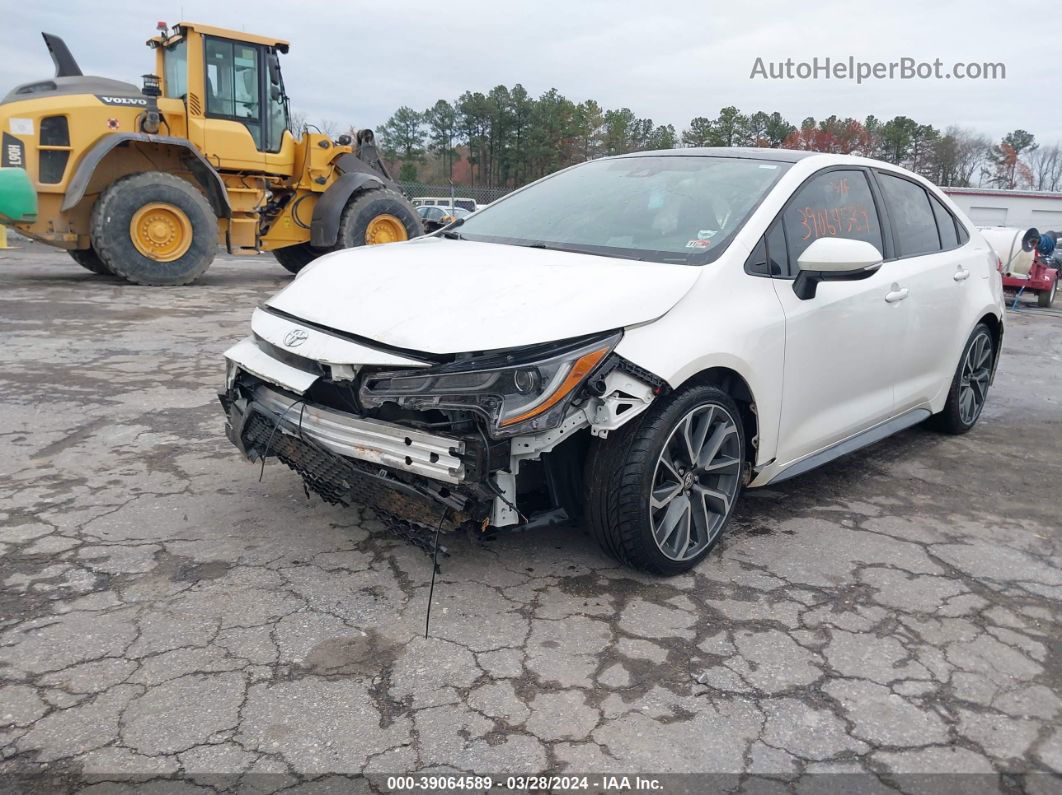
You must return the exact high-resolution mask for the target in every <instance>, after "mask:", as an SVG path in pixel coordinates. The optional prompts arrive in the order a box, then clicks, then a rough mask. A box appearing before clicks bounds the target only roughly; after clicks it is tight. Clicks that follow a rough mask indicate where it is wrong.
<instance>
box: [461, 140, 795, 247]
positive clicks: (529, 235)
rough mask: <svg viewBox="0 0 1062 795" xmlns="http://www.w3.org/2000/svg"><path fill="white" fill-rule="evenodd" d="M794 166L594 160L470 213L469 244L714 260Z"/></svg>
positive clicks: (716, 160) (682, 159) (693, 159)
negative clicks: (480, 242)
mask: <svg viewBox="0 0 1062 795" xmlns="http://www.w3.org/2000/svg"><path fill="white" fill-rule="evenodd" d="M788 168H789V164H788V163H779V162H773V161H765V160H751V159H742V158H732V157H704V156H696V155H690V156H681V155H680V156H675V155H668V156H659V155H657V156H652V155H648V156H637V157H621V158H615V159H607V160H595V161H593V162H590V163H584V164H582V165H579V166H576V167H574V168H571V169H568V170H566V171H562V172H560V173H558V174H555V175H554V176H552V177H548V178H546V179H544V180H542V181H540V182H537V183H535V184H533V185H531V186H529V187H528V188H526V189H524V190H521V191H517V192H516V193H513V194H511V195H509V196H507V197H505V198H504V199H502V200H500V201H498V202H496V203H494V204H492V205H491V206H490V207H487V208H485V209H483V210H480V212H478V213H476V214H475V215H473V216H471V217H469V218H468V219H467V220H466V221H465V222H464V224H463V225H462V226H461V230H460V235H461V237H462V238H465V239H468V240H479V241H485V242H492V243H510V244H513V245H525V246H535V245H540V246H543V247H544V248H557V249H561V250H565V251H581V252H586V253H590V254H603V255H609V256H621V257H629V258H634V259H644V260H650V261H658V262H681V263H689V264H697V265H700V264H704V263H706V262H711V261H712V260H714V259H716V258H717V257H718V256H719V255H720V254H721V253H722V252H723V251H724V250H725V249H726V247H727V245H728V244H729V243H730V241H731V239H733V237H734V235H735V233H736V232H737V231H738V230H739V229H740V228H741V226H742V224H744V223H745V221H746V220H747V219H748V217H749V215H750V214H751V213H752V211H753V210H754V209H755V208H756V206H757V205H758V204H759V202H760V201H761V200H762V199H763V197H764V196H765V195H766V194H767V192H768V191H769V190H770V188H771V186H773V185H774V184H775V182H777V181H778V179H779V177H781V175H782V174H783V173H785V171H786V170H787V169H788Z"/></svg>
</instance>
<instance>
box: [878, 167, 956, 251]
mask: <svg viewBox="0 0 1062 795" xmlns="http://www.w3.org/2000/svg"><path fill="white" fill-rule="evenodd" d="M878 184H879V185H881V192H882V194H883V195H884V197H885V207H886V209H887V210H888V212H889V220H890V221H892V228H893V233H894V236H895V239H896V253H897V255H898V256H900V257H917V256H919V255H920V254H932V253H934V252H936V251H940V249H941V246H940V232H939V231H937V219H936V216H935V215H934V213H933V208H932V206H931V205H930V203H929V194H927V193H926V189H925V188H923V187H922V186H921V185H919V184H917V183H915V182H911V181H910V180H907V179H904V178H903V177H897V176H894V175H892V174H886V173H883V172H880V171H879V172H878Z"/></svg>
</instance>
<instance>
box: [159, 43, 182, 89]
mask: <svg viewBox="0 0 1062 795" xmlns="http://www.w3.org/2000/svg"><path fill="white" fill-rule="evenodd" d="M163 52H164V56H163V65H164V67H165V73H164V77H165V86H164V88H165V89H166V90H165V92H164V95H165V96H167V97H169V98H171V99H184V96H185V94H187V93H188V42H186V41H185V40H184V39H181V40H180V41H179V42H177V43H176V44H171V45H170V46H169V47H167V48H166V49H165V50H164V51H163Z"/></svg>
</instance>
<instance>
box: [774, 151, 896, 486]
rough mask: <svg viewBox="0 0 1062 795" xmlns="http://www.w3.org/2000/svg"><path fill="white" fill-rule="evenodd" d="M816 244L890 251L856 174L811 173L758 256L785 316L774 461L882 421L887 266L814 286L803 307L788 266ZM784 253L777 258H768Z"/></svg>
mask: <svg viewBox="0 0 1062 795" xmlns="http://www.w3.org/2000/svg"><path fill="white" fill-rule="evenodd" d="M819 237H846V238H852V239H856V240H864V241H866V242H868V243H871V244H872V245H873V246H875V247H876V248H877V249H878V251H882V249H883V247H884V248H885V249H886V250H887V251H888V249H889V248H890V247H891V243H890V242H889V240H888V237H887V236H886V235H885V234H883V231H882V219H881V217H880V214H879V208H878V202H877V199H876V197H875V194H874V192H873V190H872V188H871V183H870V181H869V175H868V173H867V172H866V170H865V169H861V168H851V167H841V168H831V169H827V170H824V171H820V172H818V173H817V174H816V175H814V176H813V177H811V178H810V179H809V180H808V181H807V182H805V183H804V184H803V185H802V186H801V187H800V188H799V189H798V190H797V192H796V193H795V194H794V195H793V197H792V198H791V199H790V200H789V202H788V203H787V205H786V207H785V209H784V210H783V211H782V214H781V215H780V216H779V218H778V219H777V220H776V221H775V223H774V225H773V226H772V227H771V228H770V229H769V230H768V233H767V246H768V254H769V256H770V259H771V260H772V261H775V263H776V264H775V266H774V267H775V269H776V270H778V271H781V272H782V273H783V276H782V277H781V278H779V277H776V278H774V279H773V280H772V281H773V283H774V285H775V288H776V290H777V293H778V298H779V300H780V301H781V303H782V307H783V309H784V311H785V316H786V331H785V334H786V343H785V366H784V376H783V377H784V382H783V392H782V410H781V416H780V418H779V441H778V455H777V459H778V462H779V463H780V464H782V465H785V464H788V463H791V462H793V461H796V460H797V459H800V458H803V457H805V456H807V455H809V454H811V453H814V452H816V451H818V450H821V449H823V448H826V447H829V446H831V445H833V444H835V443H837V442H840V441H842V440H844V439H846V438H848V437H849V436H852V435H854V434H856V433H858V432H860V431H862V430H865V429H867V428H869V427H871V426H873V425H876V424H878V423H880V422H883V421H884V420H887V419H889V418H890V417H891V416H892V413H893V388H892V385H893V379H894V377H895V371H896V363H897V357H898V350H897V344H896V340H897V339H898V338H899V337H900V336H901V326H902V322H901V319H900V315H899V313H898V309H897V306H896V305H895V304H894V303H893V302H890V301H889V300H887V298H888V297H889V296H890V295H891V294H892V292H893V286H894V285H893V282H894V276H893V274H892V273H891V271H890V266H889V264H888V263H886V265H884V266H883V267H881V268H880V269H878V271H877V272H876V273H874V274H873V275H872V276H870V277H869V278H866V279H863V280H861V281H837V282H822V283H821V284H819V285H818V289H817V294H816V296H815V297H814V298H812V299H810V300H801V299H799V298H798V297H797V296H796V294H795V293H794V292H793V285H792V279H794V278H795V277H796V273H797V259H798V257H799V256H800V255H801V254H802V253H803V252H804V250H805V249H806V248H807V247H808V246H809V245H811V243H812V242H813V241H814V240H816V239H817V238H819ZM782 241H784V245H785V256H784V258H783V257H779V256H778V255H777V253H776V252H777V250H778V249H779V248H780V247H781V245H783V243H782Z"/></svg>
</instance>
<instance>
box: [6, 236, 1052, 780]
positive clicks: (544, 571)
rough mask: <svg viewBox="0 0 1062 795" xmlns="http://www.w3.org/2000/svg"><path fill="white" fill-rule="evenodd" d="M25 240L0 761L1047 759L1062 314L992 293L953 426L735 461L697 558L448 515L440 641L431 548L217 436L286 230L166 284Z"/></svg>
mask: <svg viewBox="0 0 1062 795" xmlns="http://www.w3.org/2000/svg"><path fill="white" fill-rule="evenodd" d="M22 245H23V247H22V249H21V250H19V251H5V252H0V341H2V344H0V401H2V408H0V450H2V457H0V581H2V591H0V777H2V776H7V777H9V778H10V777H11V776H14V775H16V774H22V775H25V776H29V778H27V779H23V780H22V783H23V786H26V787H29V786H31V785H32V782H33V781H35V780H36V779H35V778H34V775H36V774H39V773H42V772H46V773H47V775H48V776H51V777H52V779H51V784H52V786H57V785H58V786H69V787H73V786H75V784H77V785H84V784H85V783H86V782H92V781H97V782H114V781H117V780H121V779H126V780H129V779H130V778H131V777H132V780H133V781H135V782H139V783H135V784H127V785H122V786H127V787H128V788H129V791H130V792H132V791H145V790H146V789H147V788H148V787H149V785H151V784H152V783H153V782H155V781H156V779H165V778H167V777H173V776H178V777H180V778H181V779H182V785H184V786H187V787H188V788H189V789H194V788H196V787H203V788H206V789H210V788H216V789H226V788H248V787H249V788H251V789H252V790H254V791H271V790H278V789H282V788H285V787H297V786H299V785H302V786H308V785H311V784H314V783H320V782H323V781H328V780H339V781H341V782H350V779H347V778H344V777H348V776H354V775H356V774H363V773H382V774H388V773H406V772H411V771H427V770H435V771H443V772H445V771H469V772H475V773H492V774H495V775H498V774H526V773H538V772H544V771H552V772H559V773H563V772H570V773H589V772H594V771H611V772H628V773H632V772H639V771H643V772H651V773H670V772H675V773H682V772H694V773H697V772H711V773H724V774H762V776H764V777H766V778H764V779H761V780H760V781H761V784H762V786H761V789H770V788H772V787H773V788H776V789H778V790H780V791H781V790H785V789H790V790H794V791H799V790H800V788H801V787H802V786H803V785H804V784H807V783H808V782H809V781H811V780H812V779H813V778H814V777H815V774H816V773H818V772H823V771H826V772H829V771H838V772H849V773H865V774H870V775H869V776H867V777H866V778H865V781H866V782H868V783H871V782H872V783H873V784H874V787H879V788H883V789H887V788H890V787H893V786H896V781H897V777H902V776H903V775H905V774H913V773H947V772H963V773H986V774H997V775H998V774H1013V773H1034V772H1037V771H1043V772H1045V773H1046V772H1050V771H1055V772H1056V773H1057V772H1058V771H1060V770H1062V723H1060V721H1059V716H1060V708H1062V662H1060V651H1062V634H1060V631H1059V612H1060V611H1059V605H1060V601H1059V600H1060V597H1062V565H1060V564H1062V555H1060V552H1062V550H1060V521H1059V498H1058V494H1059V488H1060V484H1062V456H1060V450H1062V366H1060V365H1062V317H1060V316H1059V315H1058V314H1051V313H1044V312H1037V311H1035V310H1031V309H1027V310H1023V311H1020V312H1017V313H1013V312H1012V313H1009V316H1008V319H1007V320H1008V324H1009V325H1008V329H1007V334H1006V340H1005V344H1004V356H1003V360H1002V364H1001V367H1000V370H999V375H998V377H997V380H996V384H995V386H994V388H993V390H992V392H991V394H990V399H989V403H988V406H987V408H986V410H985V413H984V416H983V417H982V419H981V422H980V424H979V425H978V427H977V428H976V430H975V431H974V432H973V433H971V434H969V435H967V436H963V437H945V436H939V435H936V434H934V433H932V432H931V431H928V430H926V429H924V428H914V429H912V430H909V431H907V432H905V433H903V434H901V435H899V436H896V437H893V438H892V439H889V440H886V441H885V442H882V443H880V444H878V445H876V446H874V447H873V448H871V449H869V450H865V451H862V452H860V453H858V454H855V455H853V456H851V457H849V458H846V459H844V460H842V461H840V462H837V463H834V464H832V465H830V466H827V467H826V468H823V469H820V470H818V471H817V472H814V473H812V474H809V475H807V476H804V477H800V478H797V479H795V480H792V481H789V482H787V483H784V484H782V485H780V486H777V487H774V488H768V489H761V490H756V491H751V492H747V493H746V496H745V499H744V501H743V503H742V506H741V508H740V510H739V514H738V515H737V516H736V518H735V520H734V522H733V523H732V525H731V528H730V531H729V534H728V536H727V537H726V538H725V539H724V541H723V543H722V544H721V545H720V547H719V548H717V550H716V551H715V552H713V554H712V555H711V556H710V557H709V559H708V560H707V561H706V562H705V563H703V564H702V565H701V566H700V567H699V568H698V569H697V570H696V571H695V572H694V573H692V574H689V575H685V576H680V577H676V578H673V579H654V578H650V577H646V576H642V575H639V574H637V573H635V572H633V571H630V570H628V569H625V568H622V567H619V566H617V565H616V564H614V563H613V562H612V561H611V560H610V559H608V558H607V557H605V556H604V555H603V554H602V553H601V552H599V551H598V549H597V548H596V547H595V545H594V543H593V541H592V539H591V538H590V537H589V535H588V533H586V532H584V531H583V530H581V529H575V530H572V529H554V530H550V531H544V532H542V531H540V532H523V533H521V532H517V533H506V534H499V535H498V536H496V537H494V538H492V539H491V540H489V541H488V540H483V539H482V538H470V537H465V536H461V537H456V538H450V539H448V541H447V546H448V549H449V552H450V555H449V556H448V557H445V558H443V559H442V560H441V561H440V565H441V572H440V574H439V577H438V581H437V583H436V588H435V597H434V607H433V611H432V618H431V636H430V638H429V639H427V640H425V639H424V637H423V630H424V617H425V608H426V606H427V599H428V583H429V579H430V573H431V570H430V561H429V559H428V558H427V557H426V556H425V554H424V553H423V552H422V551H420V550H418V549H416V548H414V547H412V546H410V545H408V544H407V543H404V542H402V541H400V540H398V539H396V538H394V537H393V536H390V535H388V534H387V532H386V531H385V529H384V526H383V525H382V524H381V522H380V521H379V520H378V519H377V518H376V517H375V516H374V515H373V513H372V511H371V510H369V509H359V510H350V509H344V508H339V507H334V506H329V505H326V504H324V503H323V502H322V501H321V500H319V499H317V498H315V497H310V498H309V499H308V498H307V496H306V495H305V494H304V492H303V488H302V486H301V483H300V481H299V479H298V478H297V476H296V475H294V474H293V473H292V472H290V471H289V470H287V469H286V468H285V467H283V466H281V465H279V464H278V463H276V462H270V463H268V464H267V465H266V466H265V468H264V472H263V474H262V477H261V479H259V468H258V467H257V466H252V465H250V464H248V463H246V462H244V461H243V460H242V459H241V458H240V457H239V455H238V453H237V452H236V450H235V449H234V448H233V447H232V446H231V445H230V444H229V443H228V441H227V440H226V439H225V436H224V433H223V424H224V423H223V417H222V412H221V409H220V407H219V405H218V402H217V399H216V391H217V388H218V387H219V386H220V384H221V382H222V379H223V369H224V368H223V362H222V358H221V353H222V351H223V350H224V349H225V348H226V347H228V346H229V345H230V344H232V343H233V342H234V341H236V340H237V339H239V338H241V337H243V336H244V335H246V334H247V332H248V328H249V318H250V313H251V309H252V308H253V307H254V306H255V304H256V303H257V302H259V301H260V300H262V299H263V298H264V297H266V296H267V295H269V294H271V293H272V292H274V291H276V290H277V289H279V288H280V287H282V286H283V285H284V284H286V283H287V282H288V281H289V279H290V277H289V276H287V275H286V273H285V272H284V271H283V270H282V269H281V268H280V266H279V265H277V264H276V263H275V262H274V261H273V260H272V258H267V257H260V258H257V259H245V260H235V259H230V258H219V259H218V261H216V262H215V264H214V265H213V267H212V269H211V270H210V271H209V273H208V274H207V275H206V277H205V278H204V279H203V280H202V281H201V282H200V283H199V284H197V285H195V286H193V287H184V288H172V289H158V288H141V287H133V286H129V285H125V284H123V283H120V282H118V281H114V280H110V279H107V278H100V277H95V276H92V275H91V274H89V273H88V272H86V271H83V270H82V269H81V268H79V267H78V266H77V265H76V264H74V263H73V262H72V261H70V260H69V259H68V258H67V257H66V256H65V255H64V254H63V253H62V252H56V251H52V250H48V249H43V248H40V247H37V246H34V245H28V244H25V243H23V244H22ZM441 278H445V275H441ZM351 311H357V310H356V307H352V308H351ZM219 775H221V776H222V777H221V778H218V776H219ZM329 776H339V777H340V778H338V779H329V778H328V777H329ZM993 780H998V781H1004V780H1009V779H993ZM734 781H735V782H745V781H747V779H746V778H738V777H735V778H734ZM1030 782H1031V783H1030ZM108 786H111V787H112V788H113V787H118V788H119V789H120V786H119V785H117V784H110V785H108ZM1022 786H1023V787H1025V786H1028V787H1029V788H1030V790H1032V789H1035V788H1039V791H1044V792H1047V791H1052V790H1053V791H1055V792H1057V791H1058V789H1057V787H1058V786H1059V779H1057V778H1053V777H1051V776H1049V775H1048V776H1044V777H1030V778H1029V779H1028V780H1027V781H1026V782H1025V783H1024V784H1023V785H1022ZM873 789H874V788H873V787H872V788H870V789H869V790H867V791H873Z"/></svg>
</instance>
